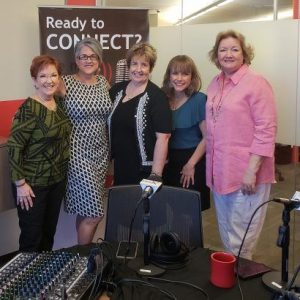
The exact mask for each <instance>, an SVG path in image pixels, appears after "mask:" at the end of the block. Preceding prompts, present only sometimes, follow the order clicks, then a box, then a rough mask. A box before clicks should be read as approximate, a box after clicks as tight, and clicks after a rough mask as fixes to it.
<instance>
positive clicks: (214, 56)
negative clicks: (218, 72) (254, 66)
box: [208, 30, 254, 69]
mask: <svg viewBox="0 0 300 300" xmlns="http://www.w3.org/2000/svg"><path fill="white" fill-rule="evenodd" d="M229 37H231V38H234V39H236V40H238V41H239V43H240V46H241V48H242V52H243V56H244V61H243V62H244V63H245V64H247V65H251V61H252V59H253V58H254V50H253V48H252V46H251V45H248V44H246V39H245V37H244V35H242V34H241V33H239V32H237V31H234V30H227V31H222V32H219V33H218V35H217V37H216V41H215V44H214V46H213V48H212V49H211V50H210V51H209V53H208V55H209V58H210V60H211V62H213V63H214V64H215V65H216V66H217V68H218V69H221V65H220V63H219V60H218V49H219V45H220V43H221V41H222V40H224V39H227V38H229Z"/></svg>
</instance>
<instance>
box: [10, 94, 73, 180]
mask: <svg viewBox="0 0 300 300" xmlns="http://www.w3.org/2000/svg"><path fill="white" fill-rule="evenodd" d="M55 101H56V104H57V109H56V111H51V110H48V109H47V108H46V107H45V106H44V105H43V104H41V103H39V102H38V101H36V100H34V99H32V98H30V97H29V98H27V99H26V100H25V101H24V103H23V104H22V105H21V106H20V107H19V109H18V111H17V113H16V115H15V117H14V121H13V125H12V129H11V134H10V137H9V139H8V152H9V162H10V172H11V178H12V181H16V180H20V179H23V178H25V180H26V181H27V183H29V184H30V185H31V186H49V185H52V184H55V183H58V182H60V181H62V180H64V179H65V177H66V173H67V168H68V161H69V140H70V132H71V124H70V121H69V120H68V118H67V116H66V114H65V112H64V110H63V107H62V99H60V98H59V99H55Z"/></svg>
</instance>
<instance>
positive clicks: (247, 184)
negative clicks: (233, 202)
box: [241, 169, 256, 195]
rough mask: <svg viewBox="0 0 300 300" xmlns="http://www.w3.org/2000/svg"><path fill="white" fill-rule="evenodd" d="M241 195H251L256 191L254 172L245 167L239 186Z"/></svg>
mask: <svg viewBox="0 0 300 300" xmlns="http://www.w3.org/2000/svg"><path fill="white" fill-rule="evenodd" d="M241 190H242V193H243V195H252V194H255V192H256V173H255V172H254V171H253V170H250V169H247V170H246V171H245V173H244V176H243V182H242V187H241Z"/></svg>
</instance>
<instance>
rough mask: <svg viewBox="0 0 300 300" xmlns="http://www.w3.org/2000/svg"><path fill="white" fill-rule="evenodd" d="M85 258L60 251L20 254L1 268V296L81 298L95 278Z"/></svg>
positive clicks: (5, 298)
mask: <svg viewBox="0 0 300 300" xmlns="http://www.w3.org/2000/svg"><path fill="white" fill-rule="evenodd" d="M87 261H88V258H87V257H81V256H79V254H73V253H70V252H62V251H54V252H44V253H20V254H18V255H17V256H15V257H14V258H13V259H12V260H10V261H9V262H8V263H7V264H6V265H4V266H3V267H2V268H1V269H0V299H1V300H15V299H16V300H25V299H26V300H29V299H31V300H41V299H49V300H54V299H70V300H76V299H82V297H83V296H84V294H86V293H87V290H88V289H89V287H90V286H91V285H92V284H93V283H94V281H95V280H96V273H95V272H91V273H89V272H88V271H87Z"/></svg>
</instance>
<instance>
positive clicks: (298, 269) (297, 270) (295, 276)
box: [286, 265, 300, 291]
mask: <svg viewBox="0 0 300 300" xmlns="http://www.w3.org/2000/svg"><path fill="white" fill-rule="evenodd" d="M299 271H300V265H298V266H297V268H296V271H295V272H294V275H293V278H292V279H291V281H290V282H289V283H288V285H287V286H286V290H287V291H290V290H291V289H292V286H293V284H294V282H295V280H296V278H297V275H298V273H299Z"/></svg>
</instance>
